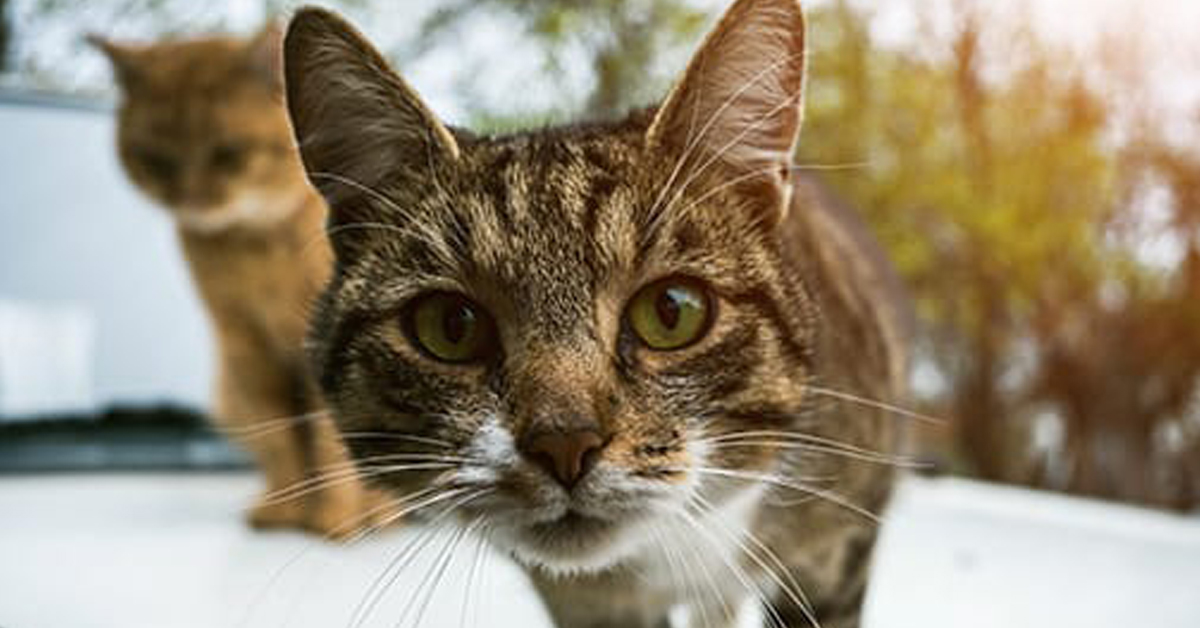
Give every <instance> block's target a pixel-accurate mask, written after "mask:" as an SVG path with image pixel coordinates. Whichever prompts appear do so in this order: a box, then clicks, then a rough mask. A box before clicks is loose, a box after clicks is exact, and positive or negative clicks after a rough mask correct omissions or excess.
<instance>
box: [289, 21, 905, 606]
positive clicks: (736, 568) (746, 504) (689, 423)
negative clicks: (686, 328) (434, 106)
mask: <svg viewBox="0 0 1200 628" xmlns="http://www.w3.org/2000/svg"><path fill="white" fill-rule="evenodd" d="M803 36H804V31H803V22H802V16H801V13H800V9H799V7H798V6H797V5H796V3H795V2H794V0H739V1H738V2H736V3H735V4H734V6H733V7H732V8H731V9H730V10H729V12H728V13H727V14H726V16H725V17H724V18H723V19H722V21H721V23H720V24H719V25H718V26H717V27H716V29H715V31H714V32H713V34H711V35H710V36H709V38H708V39H707V40H706V42H705V43H704V45H703V46H702V47H701V49H700V52H698V53H697V55H696V56H695V57H694V59H693V61H692V63H691V65H690V66H689V69H688V72H687V73H686V74H685V76H684V78H683V80H682V81H681V82H680V83H679V85H677V87H676V88H675V90H674V91H672V93H671V95H670V96H669V97H668V98H667V100H666V101H665V102H664V104H663V105H662V106H660V107H658V108H655V109H652V110H648V111H643V112H639V113H635V114H633V115H631V116H630V117H628V118H627V119H625V120H623V121H620V122H616V123H605V124H583V125H577V126H568V127H560V128H550V129H542V130H537V131H531V132H526V133H517V134H512V135H503V136H480V135H474V134H472V133H470V132H467V131H464V130H460V129H453V128H449V127H446V126H443V125H442V124H441V123H440V122H439V121H438V120H437V118H436V117H435V116H434V115H433V114H432V113H431V112H430V110H429V109H428V108H427V107H426V106H425V105H424V104H422V103H421V101H420V100H419V98H418V97H417V96H416V94H415V92H413V91H412V89H411V88H409V87H408V86H407V85H406V84H405V83H404V82H403V81H402V80H401V79H399V78H398V77H397V76H395V75H394V74H393V73H392V72H391V71H390V70H389V69H388V67H387V64H386V63H385V62H384V61H383V60H382V58H381V57H380V56H379V55H378V54H377V53H376V52H375V51H374V50H373V49H371V48H370V46H369V44H367V43H366V42H365V41H364V40H363V39H362V38H361V37H360V36H359V35H358V34H357V33H355V32H354V31H353V30H352V29H351V28H350V27H349V26H348V25H346V24H345V23H344V22H342V21H341V20H340V19H338V18H337V17H335V16H333V15H331V14H329V13H326V12H324V11H321V10H316V9H308V10H304V11H301V12H300V13H298V14H297V16H296V17H295V18H294V20H293V22H292V24H291V28H290V31H289V35H288V37H287V41H286V47H285V50H286V57H285V58H286V75H287V92H288V101H289V110H290V113H291V115H292V120H293V125H294V127H295V130H296V133H297V139H298V142H299V145H300V148H301V154H302V156H303V158H304V162H305V165H306V167H307V168H308V171H309V175H310V178H311V180H312V181H313V183H314V184H315V185H316V186H317V187H318V188H319V189H320V190H321V191H322V193H323V194H324V195H325V196H326V198H327V199H328V200H329V202H330V204H331V207H332V215H331V221H330V229H329V233H330V238H331V241H332V243H333V246H334V249H335V251H336V256H337V263H336V271H335V276H334V278H333V280H332V282H331V284H330V285H329V287H328V289H327V290H326V292H325V294H324V297H323V298H322V300H321V306H320V308H319V313H318V315H317V318H316V321H315V324H314V327H313V332H312V340H313V345H314V350H313V352H312V356H313V361H314V364H315V365H316V368H317V370H318V372H319V374H320V381H321V384H322V387H323V390H324V392H325V394H326V395H327V398H328V399H329V401H330V403H331V405H332V406H333V407H334V409H335V412H336V414H337V421H338V424H339V426H340V428H341V429H342V430H343V431H344V433H345V434H346V436H347V441H348V444H349V445H350V447H351V450H352V452H353V454H354V456H355V457H356V458H357V459H358V460H359V462H360V468H361V469H362V471H363V473H364V474H365V475H367V476H369V477H371V478H373V480H374V481H376V482H378V483H379V484H380V485H381V486H385V487H388V488H389V489H391V490H392V491H394V492H395V493H396V494H397V495H400V496H405V495H413V496H419V497H421V498H426V497H429V496H430V495H433V496H435V497H434V498H433V499H431V500H429V501H431V502H435V503H432V504H431V505H430V506H428V507H427V508H419V509H418V510H420V511H423V512H424V513H425V514H427V515H429V516H430V517H433V518H437V517H439V516H441V515H442V514H443V513H446V512H448V513H449V514H448V515H446V518H449V519H451V520H454V521H458V522H459V523H460V524H461V525H465V526H478V527H479V528H480V529H483V530H486V531H487V535H488V537H489V538H490V539H491V541H492V542H493V543H494V544H495V545H496V546H497V547H498V548H500V549H501V550H502V551H505V552H507V553H509V554H511V555H513V556H514V557H516V558H517V560H518V561H520V562H522V563H523V564H525V565H526V566H527V567H528V570H529V573H530V575H531V576H532V578H533V580H534V582H535V584H537V586H538V588H539V589H540V590H541V591H542V593H543V595H544V598H545V600H546V603H547V605H548V607H549V609H550V612H551V614H552V615H553V617H554V618H555V620H556V622H557V623H558V624H559V625H560V626H563V627H583V626H622V627H626V626H633V627H636V626H658V625H662V624H663V622H665V620H666V614H667V611H668V609H669V608H670V607H672V606H674V605H678V604H686V605H689V606H690V607H691V608H692V617H693V620H694V622H695V623H696V624H697V625H705V624H709V625H714V626H716V625H723V624H724V623H725V622H726V621H727V620H729V619H730V618H729V617H727V615H728V614H729V613H728V610H729V609H730V608H731V607H732V606H734V605H735V604H736V603H737V602H739V601H740V600H743V599H745V598H746V597H747V596H749V595H751V592H752V591H760V592H761V593H762V595H763V600H762V601H763V602H764V603H766V604H767V605H768V608H769V611H768V617H769V618H771V617H775V618H777V619H780V620H782V621H783V622H784V623H786V625H789V626H803V625H808V624H810V623H813V624H815V623H816V622H818V621H819V622H820V624H821V625H823V626H826V627H827V628H842V627H848V626H856V625H857V624H858V618H859V613H860V607H861V604H862V600H863V592H864V586H865V578H866V573H867V566H868V563H869V557H870V552H871V548H872V545H873V542H874V538H875V533H876V527H875V526H876V523H875V522H874V521H873V520H872V516H871V514H870V513H872V512H874V513H878V512H879V511H880V510H881V509H882V508H883V506H884V504H885V502H886V499H887V495H888V492H889V487H890V484H891V478H892V475H893V464H892V462H893V458H892V457H891V456H890V455H889V453H888V452H890V451H892V449H893V444H894V442H895V440H896V432H897V425H896V423H895V420H894V418H892V417H889V416H886V415H885V414H884V413H883V412H882V411H879V410H877V409H875V408H873V407H870V406H866V405H860V404H853V403H848V402H846V401H845V399H847V397H844V396H841V395H839V396H838V397H830V396H829V395H828V394H821V392H822V391H824V392H825V393H828V392H829V391H831V390H834V391H842V392H849V393H852V394H853V395H857V396H861V397H864V398H868V399H872V400H877V401H882V402H891V401H893V400H895V398H896V394H897V390H898V385H899V382H900V381H901V379H902V377H903V362H904V358H903V351H902V348H901V343H900V342H899V341H900V336H901V333H900V326H899V325H898V324H897V323H896V321H897V320H898V317H897V316H895V309H896V305H895V304H896V303H897V300H896V298H895V294H894V289H893V288H894V286H893V285H892V275H891V272H890V270H889V269H888V267H887V266H886V264H885V263H883V262H882V259H881V257H880V256H879V254H878V252H877V251H876V250H875V248H874V247H873V245H871V244H870V240H869V238H867V237H866V236H865V234H863V233H862V228H861V225H859V224H858V223H857V222H855V221H854V219H853V217H852V216H851V215H849V214H847V213H846V212H845V211H844V210H842V209H839V208H838V207H837V206H836V204H834V203H831V202H829V199H828V198H827V196H826V195H825V194H824V193H823V192H822V190H821V188H820V187H819V186H818V185H816V184H815V183H813V182H812V181H809V180H806V179H804V178H802V177H797V176H794V173H793V172H792V168H791V166H790V164H791V157H790V156H791V153H792V150H793V143H794V140H795V136H796V133H797V131H798V129H799V124H800V110H801V107H800V88H801V85H802V82H803V79H802V76H803V68H804V61H803V53H804V44H803ZM664 277H667V278H669V277H690V278H696V279H697V280H699V281H702V282H704V284H706V285H707V286H708V287H709V290H710V292H711V295H712V299H713V302H714V303H715V308H716V314H715V317H714V319H713V323H712V327H711V329H710V330H708V332H707V334H706V335H704V336H703V338H702V339H700V340H699V341H698V342H696V343H695V344H693V345H690V346H687V347H685V348H682V349H679V350H676V351H655V350H651V349H649V348H648V347H647V346H645V344H644V343H641V342H639V340H638V338H637V336H636V335H635V334H634V333H633V330H632V329H631V327H630V324H629V320H628V316H627V313H626V311H627V307H628V303H629V301H630V299H631V298H632V297H633V295H634V294H635V293H637V292H638V290H639V289H641V288H642V287H643V286H646V285H647V284H650V283H653V282H655V281H658V280H661V279H663V278H664ZM431 291H448V292H455V293H461V294H463V295H467V296H468V297H469V298H470V299H471V300H472V301H474V302H475V303H478V304H480V306H481V307H483V308H484V309H486V311H487V312H489V313H490V316H491V317H492V318H493V319H494V320H495V321H496V327H497V331H498V343H497V345H498V348H497V349H496V350H495V351H494V352H493V353H491V354H488V356H487V359H485V360H482V361H480V362H478V363H472V364H466V365H463V364H447V363H443V362H439V361H437V360H433V359H430V357H429V356H428V355H426V354H424V353H423V352H422V351H421V350H420V349H418V348H417V347H416V346H414V341H413V340H412V339H411V338H410V337H409V336H407V335H406V334H405V333H404V331H403V329H402V325H401V324H400V318H401V317H402V313H403V312H404V310H405V308H406V306H407V304H409V303H411V302H413V300H414V299H416V298H418V297H419V296H420V295H422V294H428V293H430V292H431ZM577 424H587V425H589V426H592V427H590V428H589V429H595V430H596V431H597V432H599V433H601V434H603V437H604V441H603V442H604V444H603V446H602V447H601V448H598V449H597V450H596V451H595V452H594V454H595V455H594V459H593V460H592V461H591V462H590V465H589V466H590V470H588V471H587V472H586V474H585V475H583V476H582V478H581V479H579V480H578V482H577V483H575V484H573V485H567V486H564V485H562V484H561V483H556V482H555V480H554V479H553V477H551V474H549V473H547V471H546V470H545V469H543V468H542V467H541V466H539V465H538V464H537V461H536V460H535V459H534V457H531V456H530V455H529V452H528V450H526V449H523V446H522V443H525V442H526V441H527V440H528V436H529V435H530V434H531V433H539V432H541V431H545V430H554V429H566V428H564V427H563V426H564V425H577ZM413 461H432V464H427V465H425V466H424V467H420V468H417V467H418V466H419V465H417V464H406V463H412V462H413ZM439 462H440V463H441V466H438V463H439ZM389 465H394V466H391V467H389ZM439 496H440V497H443V498H444V499H441V500H440V501H439V500H438V499H437V497H439ZM418 505H419V503H418ZM442 520H445V518H443V519H442Z"/></svg>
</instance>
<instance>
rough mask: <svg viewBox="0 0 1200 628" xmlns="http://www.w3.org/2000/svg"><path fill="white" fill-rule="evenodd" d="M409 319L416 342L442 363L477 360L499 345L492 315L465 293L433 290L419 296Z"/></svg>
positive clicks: (407, 324) (408, 311)
mask: <svg viewBox="0 0 1200 628" xmlns="http://www.w3.org/2000/svg"><path fill="white" fill-rule="evenodd" d="M405 320H406V327H407V329H408V335H409V338H410V339H411V340H412V342H413V343H414V344H416V345H417V347H418V348H420V349H421V350H422V351H424V352H425V353H426V354H428V355H430V356H432V357H433V358H435V359H437V360H441V361H442V362H449V363H452V364H463V363H467V362H476V361H479V360H481V359H483V358H485V357H487V355H488V354H489V353H490V352H491V351H492V350H493V348H494V347H495V339H496V326H495V323H494V322H493V321H492V318H491V316H489V315H488V313H487V312H486V311H485V310H484V309H483V308H482V307H480V306H479V305H478V304H476V303H474V302H473V301H471V300H470V299H468V298H466V297H465V296H463V295H461V294H455V293H453V292H433V293H430V294H427V295H424V296H421V297H418V298H417V299H416V300H415V301H414V302H413V303H412V304H411V305H410V306H409V307H408V308H407V315H406V316H405Z"/></svg>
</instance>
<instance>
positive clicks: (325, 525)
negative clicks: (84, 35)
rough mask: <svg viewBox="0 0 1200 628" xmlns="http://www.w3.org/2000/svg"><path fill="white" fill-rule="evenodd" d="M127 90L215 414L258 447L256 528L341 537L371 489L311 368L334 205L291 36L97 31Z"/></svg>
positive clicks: (146, 177) (130, 143) (130, 157)
mask: <svg viewBox="0 0 1200 628" xmlns="http://www.w3.org/2000/svg"><path fill="white" fill-rule="evenodd" d="M90 41H91V42H92V43H93V44H94V45H96V46H97V47H98V48H99V49H101V50H102V51H104V53H105V54H106V55H107V56H108V58H109V60H110V61H111V62H112V65H113V68H114V71H115V75H116V78H117V81H118V83H119V84H120V87H121V93H122V102H121V105H120V108H119V112H118V137H117V146H118V151H119V154H120V159H121V163H122V165H123V166H124V169H125V171H126V173H127V174H128V175H129V178H130V179H131V180H132V181H133V182H134V184H136V185H137V187H138V188H140V189H141V190H142V191H143V192H144V193H145V194H147V195H148V196H149V197H151V198H152V199H153V200H155V201H156V202H158V203H160V204H161V205H162V206H164V207H165V208H166V209H167V210H168V211H169V212H170V214H171V216H172V217H173V218H174V219H175V222H176V224H177V227H178V229H177V231H178V235H179V241H180V244H181V245H182V249H183V252H184V254H185V256H186V258H187V261H188V263H189V266H190V268H191V271H192V278H193V280H194V282H195V284H196V288H197V289H198V290H199V292H200V295H201V297H202V299H203V301H204V303H205V305H206V307H207V310H208V314H209V318H210V321H211V323H212V328H213V332H214V336H215V339H216V342H217V345H218V348H217V355H218V373H217V383H216V390H215V399H214V403H213V408H212V413H213V415H214V417H215V419H216V422H217V424H218V426H219V427H220V428H221V429H222V431H224V432H225V433H227V434H229V435H230V436H232V437H234V438H235V440H237V441H238V442H239V443H240V444H241V445H242V446H243V447H244V448H245V449H246V450H247V451H249V452H250V453H251V454H252V456H253V457H254V460H255V462H256V463H257V464H258V466H259V467H260V468H261V469H262V471H263V474H264V476H265V479H266V492H265V493H264V495H263V496H262V497H261V498H260V499H259V501H258V503H257V504H255V505H254V506H253V507H252V508H251V510H250V512H249V520H250V523H251V524H252V525H254V526H256V527H302V528H307V529H309V530H312V531H314V532H319V533H322V534H328V535H333V536H344V535H346V534H349V533H351V532H353V531H355V530H356V529H357V524H359V523H364V522H365V520H366V519H369V518H370V517H369V516H367V517H359V516H358V515H360V514H362V513H364V512H365V511H364V509H366V508H367V507H368V502H369V500H368V498H367V495H366V494H365V492H364V491H363V489H362V488H361V486H360V485H359V484H358V482H357V478H356V477H355V476H354V475H352V474H351V475H347V476H346V477H339V478H338V480H337V481H327V482H321V483H320V485H319V486H314V487H312V488H311V489H310V488H308V485H306V484H304V482H305V480H311V479H314V478H315V477H316V476H318V475H319V474H321V473H326V474H333V473H336V472H337V471H339V467H338V465H340V464H341V463H343V462H345V460H346V453H345V450H344V447H343V446H342V444H341V442H340V441H339V439H338V437H337V436H336V434H335V433H334V432H333V430H332V426H331V424H330V423H329V420H328V418H327V417H326V416H325V415H324V413H323V411H322V404H321V401H320V397H319V394H318V393H317V391H316V388H315V386H314V385H313V383H312V380H311V378H310V376H309V374H308V372H307V370H306V368H305V366H304V362H303V360H302V354H303V346H302V345H303V336H304V330H305V324H306V323H305V322H306V317H307V316H306V315H307V312H308V309H309V306H310V303H311V302H312V300H313V298H314V296H315V295H316V293H317V291H318V290H319V288H320V287H321V286H322V285H323V284H324V282H325V280H326V279H327V276H328V272H329V269H330V268H331V261H330V251H329V246H328V244H327V242H326V240H325V238H324V236H323V234H322V230H323V225H324V220H325V205H324V203H323V202H322V200H321V199H320V197H319V196H317V194H316V193H315V192H313V191H312V190H311V189H310V188H309V186H308V185H307V183H306V181H305V178H304V174H303V171H302V169H301V167H300V164H299V161H298V159H297V156H296V154H295V151H294V149H293V146H292V142H291V139H290V131H289V128H288V122H287V118H286V115H285V113H284V109H283V104H282V91H281V83H282V81H281V75H280V68H279V55H280V50H279V46H280V34H279V31H278V29H276V28H275V27H273V26H271V27H268V28H266V29H264V30H263V31H262V32H261V33H259V34H258V35H257V36H255V37H253V38H251V39H249V40H242V39H236V38H230V37H208V38H201V39H192V40H186V41H164V42H160V43H154V44H149V45H139V46H134V45H126V44H120V43H115V42H112V41H109V40H106V39H104V38H101V37H95V36H93V37H92V38H90Z"/></svg>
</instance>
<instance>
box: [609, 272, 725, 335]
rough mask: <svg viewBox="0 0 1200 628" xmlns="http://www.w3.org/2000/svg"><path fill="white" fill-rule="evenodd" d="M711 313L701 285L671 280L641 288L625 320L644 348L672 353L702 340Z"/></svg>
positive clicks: (704, 290) (690, 281)
mask: <svg viewBox="0 0 1200 628" xmlns="http://www.w3.org/2000/svg"><path fill="white" fill-rule="evenodd" d="M712 310H713V308H712V303H711V299H710V298H709V295H708V290H707V289H706V288H705V286H704V284H702V283H701V282H699V281H698V280H695V279H690V278H686V277H672V278H669V279H664V280H662V281H658V282H655V283H652V284H650V285H649V286H646V287H645V288H642V289H641V290H640V291H639V292H638V293H637V294H636V295H634V297H633V300H632V301H630V302H629V309H628V313H627V316H628V318H629V325H630V327H632V328H633V331H634V333H636V334H637V335H638V338H641V340H642V342H644V343H646V346H648V347H650V348H651V349H656V350H658V351H671V350H674V349H682V348H684V347H686V346H688V345H690V344H692V343H694V342H696V341H697V340H699V339H700V338H701V337H702V336H704V334H705V333H706V332H708V328H709V326H710V324H711V322H712V313H713V312H712Z"/></svg>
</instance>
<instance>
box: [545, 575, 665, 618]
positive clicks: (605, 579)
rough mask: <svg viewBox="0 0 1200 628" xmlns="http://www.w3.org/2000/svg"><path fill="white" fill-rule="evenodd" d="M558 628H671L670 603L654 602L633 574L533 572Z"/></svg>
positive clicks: (547, 608) (642, 583) (663, 601)
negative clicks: (556, 573)
mask: <svg viewBox="0 0 1200 628" xmlns="http://www.w3.org/2000/svg"><path fill="white" fill-rule="evenodd" d="M529 575H530V578H531V579H532V580H533V584H534V587H536V588H537V590H538V593H539V594H540V595H541V598H542V602H543V603H544V604H545V605H546V610H548V611H549V612H550V617H551V619H553V621H554V625H555V626H556V627H557V628H670V626H671V624H670V621H669V619H668V612H669V611H670V604H669V602H668V601H667V600H665V599H663V600H655V599H651V598H650V597H649V596H647V595H646V593H645V586H644V585H645V583H644V582H642V581H640V580H638V579H637V576H634V575H632V574H630V573H625V572H620V573H603V574H597V575H577V576H570V577H556V576H553V575H549V574H546V573H544V572H542V571H540V570H536V569H534V570H530V574H529Z"/></svg>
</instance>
